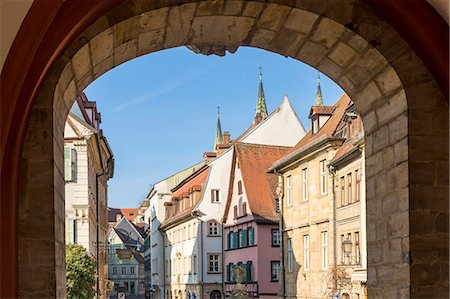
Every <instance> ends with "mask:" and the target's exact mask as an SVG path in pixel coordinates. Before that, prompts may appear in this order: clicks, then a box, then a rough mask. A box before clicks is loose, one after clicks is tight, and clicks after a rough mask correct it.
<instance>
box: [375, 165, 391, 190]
mask: <svg viewBox="0 0 450 299" xmlns="http://www.w3.org/2000/svg"><path fill="white" fill-rule="evenodd" d="M386 191H391V190H390V189H388V182H387V175H386V173H385V172H384V171H382V172H379V173H377V174H376V175H375V195H384V194H385V193H386Z"/></svg>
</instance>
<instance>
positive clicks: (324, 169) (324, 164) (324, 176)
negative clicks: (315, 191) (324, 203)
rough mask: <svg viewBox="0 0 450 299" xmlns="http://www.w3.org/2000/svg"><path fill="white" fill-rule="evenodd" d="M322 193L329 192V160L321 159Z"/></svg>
mask: <svg viewBox="0 0 450 299" xmlns="http://www.w3.org/2000/svg"><path fill="white" fill-rule="evenodd" d="M320 194H322V195H323V194H327V160H322V161H320Z"/></svg>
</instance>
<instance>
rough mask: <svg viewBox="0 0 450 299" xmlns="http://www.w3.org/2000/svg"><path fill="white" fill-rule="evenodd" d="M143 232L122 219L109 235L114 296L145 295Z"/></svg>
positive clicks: (109, 260)
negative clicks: (120, 294)
mask: <svg viewBox="0 0 450 299" xmlns="http://www.w3.org/2000/svg"><path fill="white" fill-rule="evenodd" d="M142 233H143V231H142V230H141V229H140V228H139V227H137V226H136V225H135V224H133V223H131V222H130V221H129V220H128V219H127V218H126V217H122V218H121V220H119V221H118V222H117V224H116V225H115V226H114V227H113V228H112V229H110V231H109V233H108V244H109V245H108V266H109V279H110V280H111V281H112V282H113V284H114V287H113V290H112V291H111V295H112V296H117V294H118V293H119V292H123V293H125V294H126V295H144V293H145V276H144V275H145V274H144V237H143V235H142Z"/></svg>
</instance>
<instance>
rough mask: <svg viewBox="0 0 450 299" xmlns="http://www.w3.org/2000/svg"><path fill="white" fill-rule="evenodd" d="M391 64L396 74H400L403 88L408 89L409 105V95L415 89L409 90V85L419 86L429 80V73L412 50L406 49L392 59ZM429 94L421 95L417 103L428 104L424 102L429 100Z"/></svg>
mask: <svg viewBox="0 0 450 299" xmlns="http://www.w3.org/2000/svg"><path fill="white" fill-rule="evenodd" d="M391 64H392V66H393V67H394V69H395V70H396V71H397V73H398V74H402V76H401V78H402V84H403V86H404V88H407V89H408V105H410V104H412V103H410V101H409V97H410V96H413V94H414V93H415V92H417V91H414V90H410V89H409V87H412V86H416V85H417V86H419V85H420V84H422V83H425V82H429V81H431V80H432V78H431V75H430V73H429V72H427V71H426V69H425V67H424V66H423V64H422V62H421V61H420V59H419V58H418V57H417V55H415V54H414V53H413V52H412V51H407V52H406V53H404V54H403V55H402V56H400V57H398V58H396V59H395V60H394V61H392V62H391ZM416 88H417V87H416ZM418 88H420V87H418ZM410 91H411V94H410ZM425 93H426V92H425ZM429 96H430V94H429V92H428V96H426V97H423V98H422V101H421V102H418V103H417V105H422V104H423V105H428V104H427V103H426V102H427V101H429V99H428V97H429ZM410 108H411V107H410Z"/></svg>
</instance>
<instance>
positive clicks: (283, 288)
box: [274, 170, 286, 298]
mask: <svg viewBox="0 0 450 299" xmlns="http://www.w3.org/2000/svg"><path fill="white" fill-rule="evenodd" d="M274 173H275V175H277V176H278V180H279V182H281V190H282V191H281V192H280V195H281V196H279V197H280V198H278V204H279V205H280V222H279V230H280V243H281V273H282V275H283V276H282V280H283V283H282V285H281V290H282V296H283V298H286V272H285V269H286V267H285V265H284V247H285V246H284V217H283V215H284V204H283V197H284V179H283V175H282V174H280V173H278V172H277V171H276V170H274Z"/></svg>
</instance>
